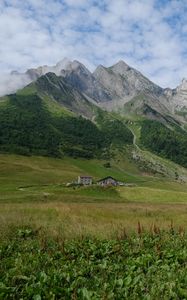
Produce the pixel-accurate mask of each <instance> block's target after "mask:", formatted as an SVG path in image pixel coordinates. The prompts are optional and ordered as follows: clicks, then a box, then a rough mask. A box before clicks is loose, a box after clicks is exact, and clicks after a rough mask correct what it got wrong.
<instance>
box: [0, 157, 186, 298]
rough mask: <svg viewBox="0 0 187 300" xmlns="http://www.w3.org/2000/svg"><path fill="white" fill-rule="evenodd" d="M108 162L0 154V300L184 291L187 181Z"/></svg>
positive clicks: (170, 295) (176, 295)
mask: <svg viewBox="0 0 187 300" xmlns="http://www.w3.org/2000/svg"><path fill="white" fill-rule="evenodd" d="M105 163H106V162H105V161H97V160H90V161H89V160H80V159H70V158H68V159H64V160H59V159H51V158H44V157H21V156H16V155H0V170H1V172H0V299H2V300H9V299H13V300H18V299H24V300H26V299H33V300H43V299H49V300H51V299H54V300H56V299H72V300H74V299H80V300H82V299H83V300H84V299H85V300H86V299H87V300H89V299H93V300H96V299H147V300H148V299H149V300H150V299H151V300H152V299H187V289H186V286H187V279H186V262H187V254H186V253H187V234H186V229H187V185H186V184H181V183H177V182H174V181H168V180H166V178H161V177H160V178H159V177H153V176H147V174H146V176H145V175H142V174H141V173H140V172H139V171H138V170H137V168H136V166H135V165H133V164H132V163H130V162H129V161H128V160H125V159H124V160H123V161H119V162H117V163H114V162H112V164H111V168H109V169H107V168H105V167H104V164H105ZM80 174H89V175H92V176H93V177H94V178H95V180H97V179H99V178H101V177H104V176H107V175H112V176H114V177H116V178H117V179H119V180H121V181H125V182H128V183H133V184H134V186H132V187H118V188H101V187H98V186H93V187H80V188H74V187H66V183H67V182H71V181H73V180H76V178H77V176H78V175H80Z"/></svg>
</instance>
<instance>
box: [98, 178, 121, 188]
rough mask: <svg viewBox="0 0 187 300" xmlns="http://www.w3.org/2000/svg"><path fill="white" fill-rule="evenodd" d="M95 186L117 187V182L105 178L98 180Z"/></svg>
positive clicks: (113, 179)
mask: <svg viewBox="0 0 187 300" xmlns="http://www.w3.org/2000/svg"><path fill="white" fill-rule="evenodd" d="M97 184H98V185H101V186H108V185H112V186H117V185H119V182H118V181H117V180H116V179H115V178H113V177H112V176H107V177H105V178H102V179H100V180H98V182H97Z"/></svg>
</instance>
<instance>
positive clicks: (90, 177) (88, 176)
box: [79, 175, 92, 179]
mask: <svg viewBox="0 0 187 300" xmlns="http://www.w3.org/2000/svg"><path fill="white" fill-rule="evenodd" d="M79 177H80V178H90V179H91V178H92V176H83V175H81V176H79Z"/></svg>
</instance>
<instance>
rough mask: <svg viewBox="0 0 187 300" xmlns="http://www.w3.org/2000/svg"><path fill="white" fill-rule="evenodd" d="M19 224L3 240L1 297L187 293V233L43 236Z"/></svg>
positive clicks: (185, 295) (157, 296)
mask: <svg viewBox="0 0 187 300" xmlns="http://www.w3.org/2000/svg"><path fill="white" fill-rule="evenodd" d="M37 234H38V232H36V231H32V230H31V229H22V230H17V231H16V230H14V237H13V238H12V239H11V241H9V242H8V241H6V242H4V243H3V244H2V245H1V246H0V259H1V265H0V274H1V280H0V299H3V300H6V299H7V300H9V299H34V300H41V299H49V300H51V299H83V300H84V299H85V300H86V299H87V300H89V299H94V300H96V299H98V300H99V299H186V298H187V289H186V286H187V277H186V261H187V236H185V235H184V234H183V232H182V231H181V232H179V233H175V231H174V230H173V229H172V228H171V229H170V231H169V232H159V231H157V229H156V228H154V231H153V232H152V233H149V234H148V233H147V234H145V233H143V232H141V227H139V231H138V234H137V235H131V236H130V237H129V236H127V235H126V234H125V233H124V234H123V235H122V236H121V237H120V238H118V240H109V239H108V240H98V239H93V238H83V239H78V240H77V239H76V240H72V241H68V242H66V241H64V240H60V239H58V240H55V239H49V238H47V239H45V238H43V239H39V238H38V237H37Z"/></svg>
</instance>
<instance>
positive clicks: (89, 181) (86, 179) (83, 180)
mask: <svg viewBox="0 0 187 300" xmlns="http://www.w3.org/2000/svg"><path fill="white" fill-rule="evenodd" d="M78 184H83V185H91V184H92V178H89V177H80V176H79V177H78Z"/></svg>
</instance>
